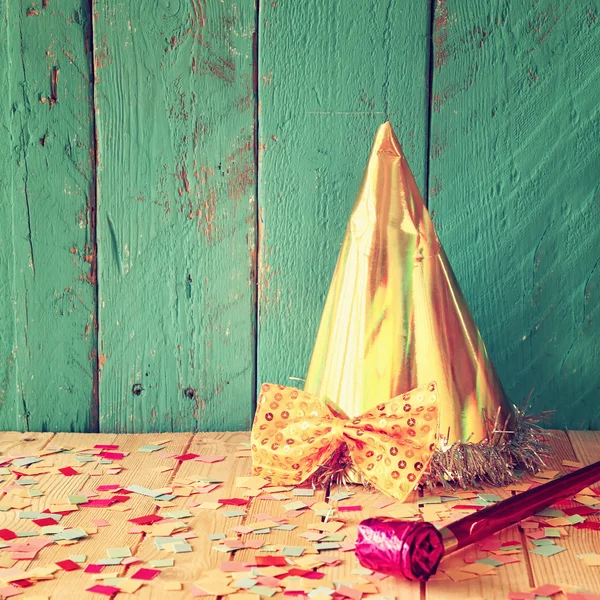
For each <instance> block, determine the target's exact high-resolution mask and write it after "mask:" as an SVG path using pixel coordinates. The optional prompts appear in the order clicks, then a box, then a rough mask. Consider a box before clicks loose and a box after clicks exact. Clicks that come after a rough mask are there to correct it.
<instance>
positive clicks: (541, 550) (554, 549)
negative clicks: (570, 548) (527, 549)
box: [531, 546, 566, 556]
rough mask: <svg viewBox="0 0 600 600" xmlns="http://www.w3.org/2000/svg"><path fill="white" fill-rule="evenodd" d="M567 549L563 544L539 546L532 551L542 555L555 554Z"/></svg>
mask: <svg viewBox="0 0 600 600" xmlns="http://www.w3.org/2000/svg"><path fill="white" fill-rule="evenodd" d="M565 550H566V548H563V547H562V546H538V547H537V548H534V549H533V550H532V551H531V552H532V554H539V555H540V556H554V555H555V554H559V553H560V552H564V551H565Z"/></svg>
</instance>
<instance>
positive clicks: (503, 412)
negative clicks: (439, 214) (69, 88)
mask: <svg viewBox="0 0 600 600" xmlns="http://www.w3.org/2000/svg"><path fill="white" fill-rule="evenodd" d="M429 381H435V382H436V384H437V393H438V399H439V434H440V437H441V439H442V444H443V445H445V447H446V448H447V447H448V446H449V445H451V444H454V443H455V442H470V443H478V442H482V441H483V440H486V439H487V438H489V437H490V426H489V424H490V421H496V422H497V423H500V427H499V429H502V427H503V426H504V425H505V424H506V423H507V422H511V421H512V418H513V411H512V407H511V405H510V404H509V403H508V401H507V399H506V397H505V394H504V391H503V389H502V386H501V384H500V382H499V380H498V377H497V375H496V372H495V370H494V367H493V365H492V362H491V360H490V358H489V357H488V354H487V351H486V348H485V345H484V343H483V340H482V339H481V335H480V334H479V331H478V329H477V326H476V325H475V322H474V320H473V317H472V315H471V312H470V310H469V307H468V306H467V303H466V301H465V299H464V297H463V295H462V293H461V291H460V289H459V286H458V284H457V282H456V279H455V278H454V275H453V273H452V269H451V268H450V264H449V263H448V259H447V258H446V255H445V253H444V250H443V248H442V246H441V244H440V241H439V239H438V237H437V235H436V233H435V230H434V227H433V223H432V221H431V218H430V216H429V213H428V212H427V209H426V208H425V205H424V203H423V200H422V199H421V195H420V194H419V190H418V189H417V185H416V183H415V180H414V178H413V176H412V173H411V171H410V168H409V166H408V163H407V162H406V159H405V157H404V155H403V153H402V149H401V148H400V144H399V143H398V140H397V139H396V136H395V135H394V132H393V130H392V126H391V125H390V123H384V124H383V125H382V126H381V127H380V128H379V130H378V131H377V135H376V136H375V142H374V144H373V148H372V150H371V155H370V157H369V161H368V164H367V168H366V171H365V175H364V177H363V180H362V183H361V186H360V189H359V192H358V197H357V199H356V203H355V205H354V209H353V211H352V215H351V217H350V222H349V224H348V229H347V231H346V236H345V238H344V242H343V245H342V248H341V252H340V255H339V259H338V263H337V266H336V269H335V273H334V275H333V279H332V282H331V287H330V289H329V295H328V296H327V301H326V304H325V309H324V311H323V316H322V318H321V325H320V327H319V331H318V335H317V339H316V343H315V346H314V350H313V354H312V359H311V362H310V366H309V369H308V374H307V377H306V383H305V386H304V390H305V391H306V392H308V393H310V394H314V395H316V396H318V397H321V398H329V399H331V400H332V401H334V402H336V403H337V404H338V405H339V406H340V407H341V408H342V409H343V410H344V411H346V413H347V414H348V415H349V416H350V417H353V416H356V415H358V414H361V413H363V412H364V411H365V410H368V409H370V408H372V407H374V406H375V405H377V404H379V403H381V402H386V401H388V400H389V399H390V398H393V397H394V396H398V395H399V394H402V393H404V392H406V391H408V390H411V389H413V388H417V387H419V386H422V385H424V384H426V383H427V382H429Z"/></svg>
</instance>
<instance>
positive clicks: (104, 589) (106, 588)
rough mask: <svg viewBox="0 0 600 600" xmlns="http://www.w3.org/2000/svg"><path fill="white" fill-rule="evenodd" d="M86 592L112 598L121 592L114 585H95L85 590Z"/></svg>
mask: <svg viewBox="0 0 600 600" xmlns="http://www.w3.org/2000/svg"><path fill="white" fill-rule="evenodd" d="M85 591H86V592H92V593H93V594H103V595H104V596H112V595H113V594H118V593H119V592H120V591H121V590H120V589H119V588H118V587H114V586H112V585H93V586H92V587H90V588H87V589H86V590H85Z"/></svg>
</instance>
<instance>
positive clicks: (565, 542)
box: [529, 431, 600, 593]
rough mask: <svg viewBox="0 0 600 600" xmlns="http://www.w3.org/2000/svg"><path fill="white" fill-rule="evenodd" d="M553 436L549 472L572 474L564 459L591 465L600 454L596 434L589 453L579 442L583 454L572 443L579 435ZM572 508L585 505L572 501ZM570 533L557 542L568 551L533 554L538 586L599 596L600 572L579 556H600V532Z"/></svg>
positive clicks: (571, 530)
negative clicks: (572, 588) (561, 587)
mask: <svg viewBox="0 0 600 600" xmlns="http://www.w3.org/2000/svg"><path fill="white" fill-rule="evenodd" d="M552 433H553V437H552V438H551V439H550V445H551V447H552V457H551V459H550V460H549V461H547V464H548V468H549V469H552V470H558V471H560V473H561V475H564V474H566V473H568V472H569V469H567V468H566V467H565V466H563V464H562V461H563V460H570V461H575V460H577V461H581V462H583V463H589V462H591V461H590V457H593V456H598V455H599V454H600V448H599V447H598V437H597V436H593V435H592V436H589V437H587V438H584V439H585V450H583V451H582V445H583V444H581V441H580V440H578V442H579V443H577V445H576V447H577V448H578V449H579V451H576V450H575V449H574V446H575V444H572V443H571V440H577V437H578V436H577V434H575V435H572V434H571V433H569V435H567V434H566V433H565V432H564V431H553V432H552ZM583 433H584V434H585V433H587V432H583ZM590 433H591V432H590ZM571 506H581V505H580V504H577V503H575V502H571ZM587 519H591V520H594V521H595V520H597V517H596V516H589V517H587ZM567 532H568V537H561V538H560V540H556V543H557V545H559V546H562V547H563V548H566V549H567V551H566V552H561V553H560V554H556V555H555V556H550V557H543V556H539V555H536V554H531V553H530V554H529V559H530V561H531V568H532V571H533V575H534V577H535V584H536V585H542V584H544V583H555V584H556V585H571V586H575V587H582V588H583V589H586V590H588V591H590V592H592V591H593V592H596V593H597V592H598V590H600V571H598V569H597V568H595V567H588V566H587V565H586V564H585V563H584V562H583V561H582V560H581V559H580V558H579V557H578V555H580V554H585V553H587V552H596V553H600V540H599V538H598V532H597V531H593V530H589V529H576V528H575V527H568V528H567Z"/></svg>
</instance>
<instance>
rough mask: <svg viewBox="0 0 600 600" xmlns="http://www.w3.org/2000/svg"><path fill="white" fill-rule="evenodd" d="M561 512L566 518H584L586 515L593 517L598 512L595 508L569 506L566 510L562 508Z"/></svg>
mask: <svg viewBox="0 0 600 600" xmlns="http://www.w3.org/2000/svg"><path fill="white" fill-rule="evenodd" d="M562 511H563V512H564V513H565V515H567V517H572V516H573V515H581V516H582V517H585V516H587V515H593V514H595V513H597V512H598V509H597V508H592V507H591V506H569V507H568V508H563V509H562Z"/></svg>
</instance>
